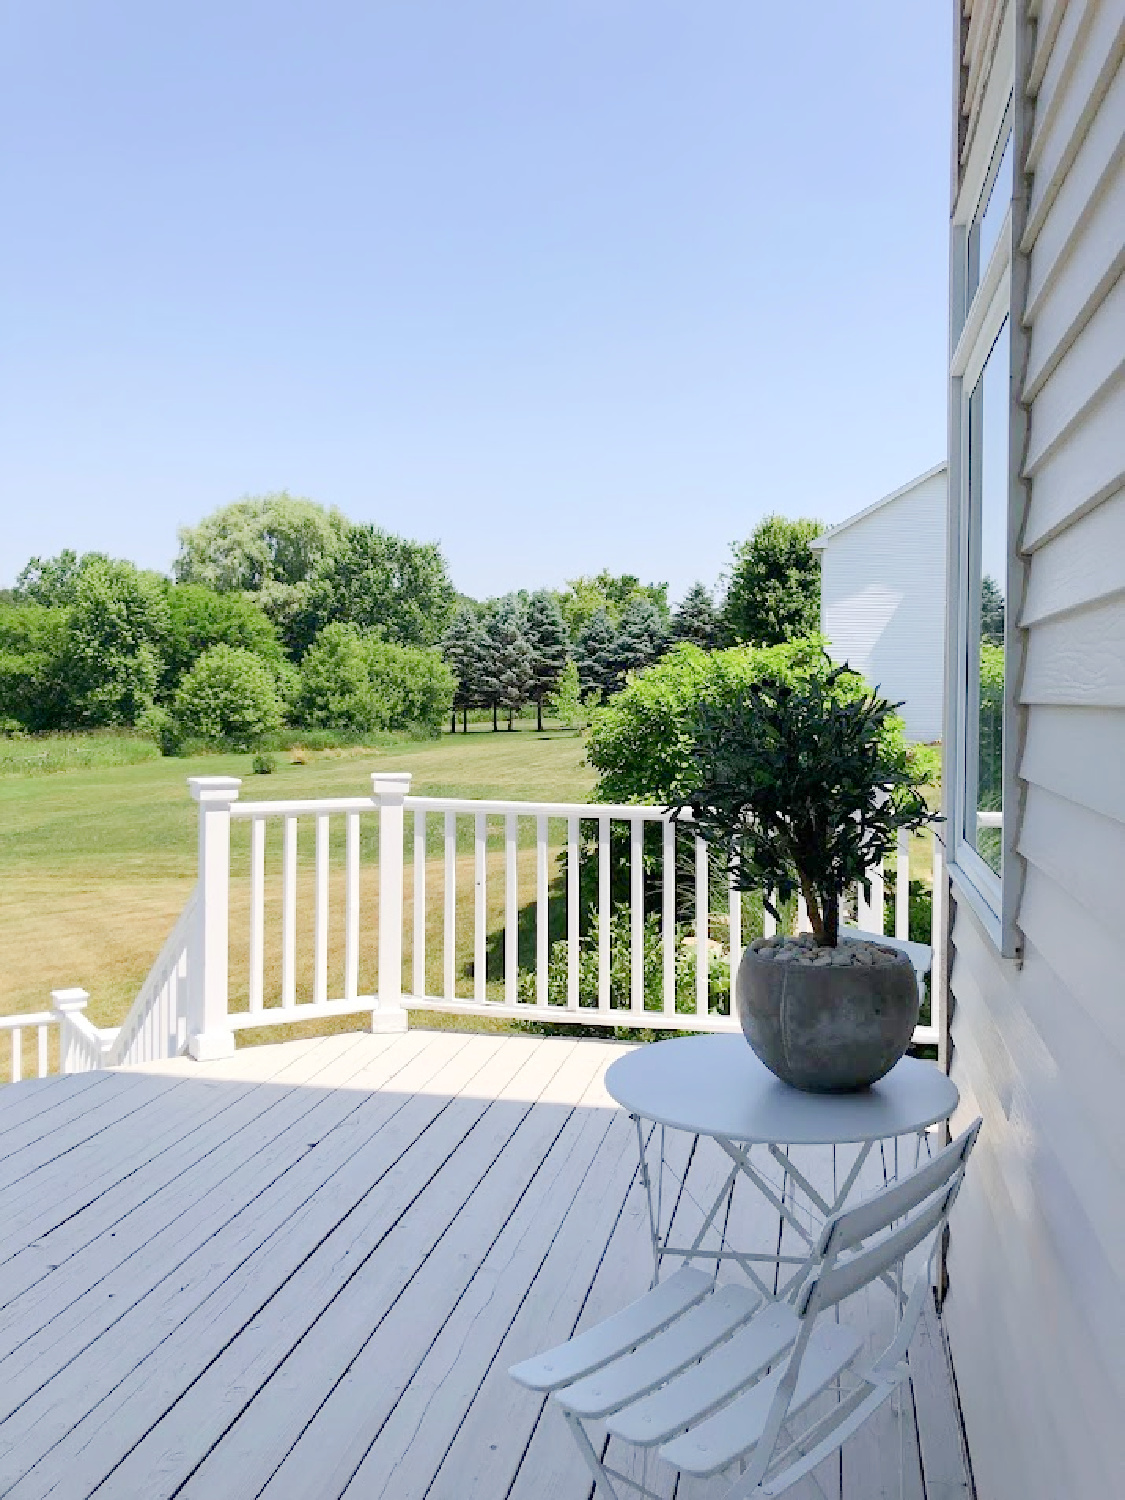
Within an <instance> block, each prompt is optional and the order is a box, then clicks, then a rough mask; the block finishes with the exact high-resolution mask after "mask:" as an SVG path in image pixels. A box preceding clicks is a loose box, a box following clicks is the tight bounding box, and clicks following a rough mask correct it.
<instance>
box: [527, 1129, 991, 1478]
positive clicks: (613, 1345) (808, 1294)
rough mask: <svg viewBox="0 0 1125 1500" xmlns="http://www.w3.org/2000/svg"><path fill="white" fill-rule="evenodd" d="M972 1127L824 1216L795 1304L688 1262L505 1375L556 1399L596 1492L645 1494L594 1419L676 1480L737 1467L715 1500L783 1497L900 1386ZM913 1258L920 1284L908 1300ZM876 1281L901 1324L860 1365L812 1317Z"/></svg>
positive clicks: (845, 1334)
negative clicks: (809, 1416)
mask: <svg viewBox="0 0 1125 1500" xmlns="http://www.w3.org/2000/svg"><path fill="white" fill-rule="evenodd" d="M979 1130H980V1121H979V1120H977V1121H976V1123H975V1124H973V1125H972V1126H970V1128H969V1129H968V1130H966V1131H965V1132H964V1134H963V1135H961V1136H959V1137H958V1138H957V1140H955V1141H954V1142H953V1143H952V1144H951V1145H949V1146H947V1147H945V1149H944V1150H942V1151H940V1152H939V1153H938V1154H937V1155H936V1156H934V1157H933V1158H932V1159H931V1160H930V1161H927V1162H926V1163H925V1164H924V1165H923V1166H921V1167H918V1168H917V1169H916V1170H915V1171H913V1172H912V1173H911V1174H910V1175H909V1176H907V1177H905V1178H903V1179H902V1180H901V1181H897V1182H892V1183H890V1184H889V1185H887V1186H886V1187H884V1188H882V1189H880V1190H879V1191H878V1192H877V1193H875V1194H873V1195H872V1196H871V1197H870V1198H868V1199H866V1200H865V1201H864V1202H862V1203H860V1204H857V1206H856V1207H855V1208H849V1209H844V1210H842V1211H841V1212H839V1213H837V1214H835V1215H833V1217H832V1218H830V1219H829V1220H828V1221H827V1222H826V1223H825V1225H824V1228H823V1230H822V1232H821V1235H820V1238H819V1241H818V1242H817V1246H816V1253H815V1256H814V1258H813V1262H812V1265H811V1267H810V1269H809V1271H808V1274H807V1275H806V1276H805V1278H804V1279H803V1281H802V1282H801V1284H800V1286H799V1287H797V1288H796V1289H795V1291H794V1293H793V1294H792V1295H791V1296H790V1297H789V1298H787V1299H785V1300H778V1301H768V1300H763V1299H762V1298H761V1297H759V1296H758V1294H757V1293H756V1292H754V1291H753V1290H751V1289H750V1288H749V1287H745V1286H742V1285H739V1284H736V1283H726V1284H723V1285H717V1284H716V1282H715V1281H714V1279H713V1278H712V1277H710V1276H708V1275H707V1274H706V1273H705V1272H703V1271H699V1270H695V1269H693V1268H691V1267H685V1268H684V1269H683V1270H681V1271H678V1272H676V1273H675V1275H673V1276H670V1277H669V1278H668V1280H667V1281H663V1282H659V1283H658V1284H657V1285H656V1286H655V1287H653V1288H652V1290H651V1291H649V1292H647V1293H646V1294H645V1295H644V1296H643V1297H641V1298H640V1299H639V1300H638V1301H637V1302H634V1303H632V1304H631V1305H630V1306H629V1307H627V1308H625V1309H624V1310H623V1311H622V1312H619V1313H617V1314H616V1315H615V1316H614V1317H611V1318H608V1319H606V1320H605V1321H604V1322H602V1323H599V1324H597V1325H596V1326H595V1327H593V1328H590V1329H587V1330H586V1331H585V1332H583V1333H580V1334H578V1335H577V1336H576V1337H575V1338H572V1339H570V1340H569V1341H568V1342H567V1343H565V1344H561V1345H560V1346H559V1347H558V1348H556V1349H551V1350H549V1351H548V1352H547V1353H546V1354H541V1355H539V1356H538V1357H537V1358H535V1359H529V1360H526V1361H524V1362H523V1363H522V1364H518V1365H515V1366H513V1368H512V1370H511V1371H510V1374H511V1375H512V1377H513V1378H514V1379H515V1380H517V1381H518V1382H519V1383H520V1384H521V1385H524V1386H527V1387H528V1388H529V1389H530V1390H533V1391H542V1392H547V1393H548V1394H549V1395H550V1396H551V1397H552V1398H553V1399H554V1400H555V1401H556V1402H557V1404H558V1406H559V1407H560V1409H561V1411H562V1413H563V1415H564V1416H565V1418H566V1420H567V1422H568V1424H569V1426H570V1428H571V1431H572V1433H573V1434H574V1437H575V1440H576V1441H577V1444H578V1447H579V1450H580V1451H581V1453H582V1456H583V1458H584V1459H585V1461H586V1463H587V1464H588V1465H589V1467H590V1470H591V1472H592V1474H593V1475H594V1479H595V1484H596V1485H604V1487H605V1488H604V1491H599V1494H602V1493H604V1494H606V1495H611V1496H614V1497H617V1500H621V1495H622V1491H621V1489H619V1488H618V1486H626V1487H628V1488H629V1489H631V1490H636V1491H639V1492H640V1493H641V1494H642V1495H647V1494H649V1493H650V1492H649V1491H648V1489H647V1488H646V1486H645V1484H644V1483H643V1482H638V1481H637V1480H636V1479H635V1478H632V1477H631V1476H629V1475H626V1474H624V1473H622V1472H621V1470H620V1469H617V1468H613V1467H611V1466H610V1465H609V1463H607V1462H606V1455H608V1451H609V1445H608V1444H606V1445H605V1447H604V1449H603V1453H602V1455H599V1452H598V1447H597V1446H595V1442H594V1441H593V1440H592V1438H591V1435H590V1433H589V1432H588V1431H587V1426H586V1424H587V1423H591V1422H592V1423H599V1424H604V1427H605V1429H607V1430H608V1434H609V1438H610V1439H611V1440H612V1439H620V1440H623V1441H625V1442H627V1443H632V1444H635V1445H637V1446H638V1447H640V1448H642V1449H646V1450H647V1449H655V1450H656V1451H657V1452H658V1454H659V1456H660V1458H661V1459H663V1460H664V1461H665V1462H666V1463H668V1464H670V1465H671V1466H672V1467H673V1468H674V1469H677V1470H679V1471H680V1472H681V1473H686V1474H692V1475H697V1476H700V1477H710V1476H713V1475H716V1474H720V1473H722V1471H723V1470H725V1469H737V1477H736V1478H735V1479H734V1482H733V1485H732V1487H731V1488H730V1489H729V1490H728V1491H727V1492H726V1496H725V1500H751V1497H757V1496H767V1495H770V1496H773V1495H780V1494H783V1493H784V1492H785V1491H786V1490H787V1489H789V1488H790V1486H791V1485H793V1484H795V1483H796V1482H797V1481H798V1480H799V1479H801V1478H803V1477H804V1476H805V1475H806V1474H809V1473H810V1472H811V1471H812V1470H813V1469H815V1468H816V1467H817V1465H818V1464H820V1463H822V1462H823V1461H824V1459H826V1458H827V1457H829V1455H830V1454H832V1453H834V1452H835V1451H836V1449H837V1448H839V1447H840V1446H841V1445H842V1444H843V1443H844V1442H845V1441H846V1440H847V1439H848V1438H849V1437H850V1436H851V1434H852V1433H854V1432H855V1431H856V1430H857V1429H858V1428H859V1427H860V1426H861V1425H862V1424H863V1423H864V1422H865V1421H866V1420H867V1419H868V1418H869V1417H870V1416H871V1415H872V1414H873V1413H874V1412H875V1411H877V1410H878V1408H879V1407H880V1406H882V1404H883V1403H884V1402H885V1401H886V1400H887V1399H888V1398H889V1397H890V1396H891V1394H892V1393H893V1392H894V1391H895V1390H896V1388H897V1387H898V1386H899V1385H901V1383H902V1382H903V1381H904V1380H906V1379H907V1378H908V1376H909V1373H910V1372H909V1368H908V1366H907V1363H906V1351H907V1348H908V1346H909V1344H910V1339H911V1336H912V1334H913V1333H914V1329H915V1327H916V1326H917V1322H918V1318H919V1316H920V1314H921V1312H922V1309H923V1306H924V1303H925V1298H926V1296H927V1293H928V1291H929V1288H930V1286H931V1283H932V1274H933V1260H934V1255H935V1253H936V1249H937V1246H938V1244H939V1243H940V1239H941V1234H942V1231H943V1229H944V1228H945V1224H946V1221H947V1219H948V1217H949V1211H950V1208H951V1207H952V1205H953V1200H954V1198H955V1197H956V1195H957V1192H958V1189H959V1188H960V1185H961V1180H962V1178H963V1176H964V1172H965V1164H966V1162H967V1161H968V1157H969V1153H970V1151H971V1150H972V1148H973V1144H974V1142H975V1141H976V1138H977V1133H978V1131H979ZM914 1252H918V1253H917V1254H914ZM908 1256H910V1257H911V1263H912V1265H913V1266H914V1267H915V1269H916V1275H915V1279H914V1282H913V1285H912V1287H911V1288H910V1290H909V1293H908V1295H907V1294H906V1293H905V1291H904V1288H903V1283H902V1267H903V1265H904V1262H905V1261H906V1258H907V1257H908ZM919 1261H920V1262H921V1263H920V1264H918V1262H919ZM895 1268H898V1270H897V1274H894V1275H892V1274H890V1273H892V1272H894V1271H895ZM875 1281H884V1282H889V1283H890V1284H891V1286H892V1287H893V1288H894V1289H895V1294H896V1297H897V1305H896V1316H897V1326H896V1329H895V1333H894V1336H893V1338H892V1339H891V1341H890V1342H889V1344H888V1345H887V1347H886V1348H885V1349H884V1350H883V1351H882V1353H881V1354H879V1355H878V1357H877V1358H876V1359H874V1360H870V1358H868V1359H863V1358H861V1356H862V1354H863V1346H864V1341H863V1338H862V1336H861V1335H860V1334H859V1333H858V1332H856V1330H855V1329H854V1328H851V1327H848V1326H847V1325H844V1324H841V1323H839V1322H838V1321H836V1320H834V1319H833V1318H831V1317H827V1318H824V1317H822V1316H821V1315H822V1314H824V1313H826V1312H830V1311H831V1310H832V1309H834V1308H835V1307H836V1306H837V1305H838V1304H839V1303H840V1302H842V1301H843V1300H844V1299H845V1298H846V1297H849V1296H851V1295H852V1294H853V1293H855V1292H858V1291H860V1290H861V1289H862V1288H863V1287H866V1286H868V1285H870V1284H871V1283H873V1282H875ZM829 1388H832V1390H833V1393H834V1395H835V1397H836V1400H835V1401H834V1402H833V1403H832V1404H830V1405H829V1406H828V1409H827V1410H826V1411H825V1413H824V1414H823V1415H821V1416H819V1417H816V1418H814V1419H813V1420H812V1421H811V1423H809V1424H808V1425H806V1426H804V1428H803V1429H799V1428H798V1427H797V1426H796V1425H795V1419H796V1418H799V1417H800V1416H801V1414H802V1412H804V1411H805V1410H806V1408H808V1407H809V1405H810V1403H811V1402H812V1401H813V1400H814V1398H816V1397H817V1396H820V1395H821V1394H822V1393H824V1392H826V1391H828V1390H829Z"/></svg>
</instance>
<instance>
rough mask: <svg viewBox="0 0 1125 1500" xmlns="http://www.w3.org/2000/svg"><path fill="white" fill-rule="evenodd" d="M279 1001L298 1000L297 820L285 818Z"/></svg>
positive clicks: (287, 1004)
mask: <svg viewBox="0 0 1125 1500" xmlns="http://www.w3.org/2000/svg"><path fill="white" fill-rule="evenodd" d="M281 1003H282V1006H283V1007H285V1008H286V1009H290V1010H291V1009H292V1008H293V1006H294V1005H296V1003H297V819H296V818H288V817H287V818H286V819H285V836H284V841H283V847H282V851H281Z"/></svg>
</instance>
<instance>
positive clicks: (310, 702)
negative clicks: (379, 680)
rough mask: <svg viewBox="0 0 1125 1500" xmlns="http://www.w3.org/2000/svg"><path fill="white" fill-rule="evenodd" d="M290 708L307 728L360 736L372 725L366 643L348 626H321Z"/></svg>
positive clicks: (373, 706) (372, 697) (372, 699)
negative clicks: (334, 730)
mask: <svg viewBox="0 0 1125 1500" xmlns="http://www.w3.org/2000/svg"><path fill="white" fill-rule="evenodd" d="M294 709H295V712H296V714H297V716H298V718H299V719H300V720H301V722H302V723H303V724H307V725H308V726H309V727H310V728H312V729H338V730H340V731H341V732H342V733H344V734H366V733H368V731H369V730H371V729H373V728H374V727H375V723H376V719H377V717H378V715H377V711H376V704H375V690H374V688H373V686H372V682H371V670H370V660H369V657H368V651H367V641H366V640H365V639H364V637H363V636H362V635H361V634H360V632H359V631H358V630H357V629H356V628H355V626H354V625H342V624H339V623H335V624H332V625H326V626H325V627H324V629H323V630H322V631H321V632H320V634H319V635H318V636H317V638H316V640H315V641H314V642H313V643H312V645H311V646H310V647H309V649H308V650H307V651H306V652H305V654H304V656H303V657H302V658H301V668H300V676H299V679H298V686H297V691H296V697H295V701H294Z"/></svg>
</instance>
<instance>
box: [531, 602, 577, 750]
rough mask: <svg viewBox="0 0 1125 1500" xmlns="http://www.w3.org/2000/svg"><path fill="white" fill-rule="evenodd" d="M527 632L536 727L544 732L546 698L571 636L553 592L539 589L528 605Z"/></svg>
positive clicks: (560, 669)
mask: <svg viewBox="0 0 1125 1500" xmlns="http://www.w3.org/2000/svg"><path fill="white" fill-rule="evenodd" d="M526 632H527V640H528V644H529V645H530V647H531V670H532V674H533V676H534V685H533V687H532V690H531V696H532V697H533V698H534V699H535V711H536V713H535V717H536V727H537V729H538V730H539V733H540V734H542V732H543V700H544V699H545V698H546V697H547V696H548V695H549V694H551V693H553V692H554V690H555V687H556V685H557V684H558V681H559V678H560V677H561V676H562V673H563V669H564V668H565V666H566V664H567V661H568V660H569V657H570V652H569V645H570V641H569V636H568V633H567V628H566V623H565V621H564V620H563V617H562V611H561V610H560V609H559V606H558V602H557V600H556V599H555V597H554V595H553V594H549V593H548V592H547V591H546V589H540V590H539V592H538V593H535V594H532V596H531V598H530V600H529V601H528V605H527V614H526Z"/></svg>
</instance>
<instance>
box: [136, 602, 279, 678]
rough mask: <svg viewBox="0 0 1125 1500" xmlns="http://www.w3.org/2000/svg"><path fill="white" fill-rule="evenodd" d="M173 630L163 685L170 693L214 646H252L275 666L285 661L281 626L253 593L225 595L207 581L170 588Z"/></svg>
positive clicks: (251, 647)
mask: <svg viewBox="0 0 1125 1500" xmlns="http://www.w3.org/2000/svg"><path fill="white" fill-rule="evenodd" d="M168 614H169V635H168V650H167V654H166V656H165V661H164V672H163V676H162V681H161V689H162V693H163V696H164V697H165V698H171V697H172V696H173V695H174V693H175V690H176V686H177V684H178V683H179V681H180V678H181V677H182V676H183V675H184V673H185V672H187V671H189V670H190V669H191V667H192V666H193V665H194V664H195V662H197V661H198V660H199V658H200V657H201V656H202V655H203V653H204V651H208V650H210V648H211V647H212V646H239V647H241V648H242V649H243V650H246V651H253V653H254V655H255V656H260V657H261V658H262V660H263V661H265V662H267V663H269V665H270V666H271V667H272V668H274V669H275V670H276V669H278V668H279V667H280V665H281V662H282V651H281V643H280V641H279V640H278V638H277V631H276V630H275V629H274V627H273V624H272V623H271V622H270V620H268V619H267V618H266V615H265V613H264V612H263V611H262V610H261V609H260V608H259V606H258V604H257V602H256V600H255V598H254V596H253V595H251V594H220V593H217V592H216V591H215V590H214V589H210V588H208V587H207V586H206V585H205V584H202V583H181V584H177V585H176V586H175V587H174V588H170V589H169V590H168Z"/></svg>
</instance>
